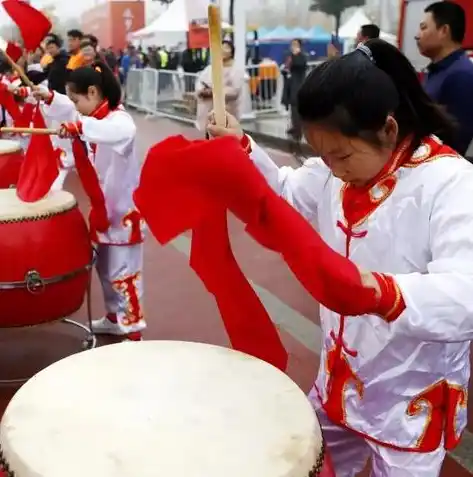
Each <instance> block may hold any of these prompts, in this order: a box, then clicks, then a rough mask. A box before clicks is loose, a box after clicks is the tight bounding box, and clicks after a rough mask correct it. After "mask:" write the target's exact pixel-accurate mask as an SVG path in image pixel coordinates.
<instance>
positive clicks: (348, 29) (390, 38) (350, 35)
mask: <svg viewBox="0 0 473 477" xmlns="http://www.w3.org/2000/svg"><path fill="white" fill-rule="evenodd" d="M370 23H373V21H372V20H370V19H369V18H368V17H367V16H366V14H365V12H364V11H363V9H361V8H359V9H358V10H357V11H356V12H355V13H354V14H353V15H352V16H351V17H350V18H349V19H348V20H347V21H346V22H345V23H344V24H343V25H342V26H341V27H340V30H339V32H338V36H339V38H342V39H343V40H354V39H355V38H356V36H357V34H358V32H359V31H360V28H361V27H362V26H363V25H368V24H370ZM379 36H380V38H381V39H382V40H385V41H387V42H388V43H391V44H393V45H396V44H397V38H396V36H395V35H391V34H390V33H385V32H380V35H379Z"/></svg>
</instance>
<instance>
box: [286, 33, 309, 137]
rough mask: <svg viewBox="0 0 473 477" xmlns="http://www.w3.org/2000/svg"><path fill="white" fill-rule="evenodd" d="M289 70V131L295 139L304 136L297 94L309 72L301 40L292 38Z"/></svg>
mask: <svg viewBox="0 0 473 477" xmlns="http://www.w3.org/2000/svg"><path fill="white" fill-rule="evenodd" d="M286 66H287V68H288V70H289V75H290V76H289V104H290V106H291V127H290V128H289V130H288V131H287V133H288V135H289V136H291V137H292V138H293V139H294V140H296V141H300V140H301V138H302V126H301V124H300V120H299V115H298V114H297V95H298V93H299V89H300V87H301V85H302V83H303V82H304V80H305V77H306V74H307V57H306V55H305V53H304V52H303V50H302V42H301V40H297V39H296V40H292V42H291V54H290V56H289V58H288V60H287V62H286Z"/></svg>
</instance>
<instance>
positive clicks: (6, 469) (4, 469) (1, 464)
mask: <svg viewBox="0 0 473 477" xmlns="http://www.w3.org/2000/svg"><path fill="white" fill-rule="evenodd" d="M0 477H15V472H13V471H11V470H10V466H9V465H8V462H7V461H6V460H5V456H4V455H3V451H2V447H1V446H0Z"/></svg>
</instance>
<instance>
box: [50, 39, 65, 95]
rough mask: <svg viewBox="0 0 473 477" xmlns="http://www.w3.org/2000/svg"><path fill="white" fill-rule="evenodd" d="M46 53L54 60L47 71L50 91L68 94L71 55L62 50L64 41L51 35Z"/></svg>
mask: <svg viewBox="0 0 473 477" xmlns="http://www.w3.org/2000/svg"><path fill="white" fill-rule="evenodd" d="M46 51H47V53H49V54H50V55H51V57H52V58H53V61H52V62H51V63H50V64H49V65H48V66H47V69H46V72H47V75H48V84H49V89H51V90H53V91H57V92H58V93H61V94H66V81H67V76H68V74H69V70H68V69H67V64H68V62H69V55H68V54H67V53H66V52H65V51H64V50H63V49H62V40H61V39H60V38H59V37H58V36H57V35H51V36H50V37H49V38H48V40H47V42H46Z"/></svg>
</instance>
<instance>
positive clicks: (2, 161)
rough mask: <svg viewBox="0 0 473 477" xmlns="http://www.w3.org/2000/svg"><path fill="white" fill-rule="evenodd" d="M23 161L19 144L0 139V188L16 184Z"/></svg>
mask: <svg viewBox="0 0 473 477" xmlns="http://www.w3.org/2000/svg"><path fill="white" fill-rule="evenodd" d="M22 162H23V150H22V149H21V146H20V144H18V143H17V142H15V141H10V140H7V139H1V140H0V189H8V188H9V187H12V186H16V184H17V183H18V177H19V176H20V168H21V164H22Z"/></svg>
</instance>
